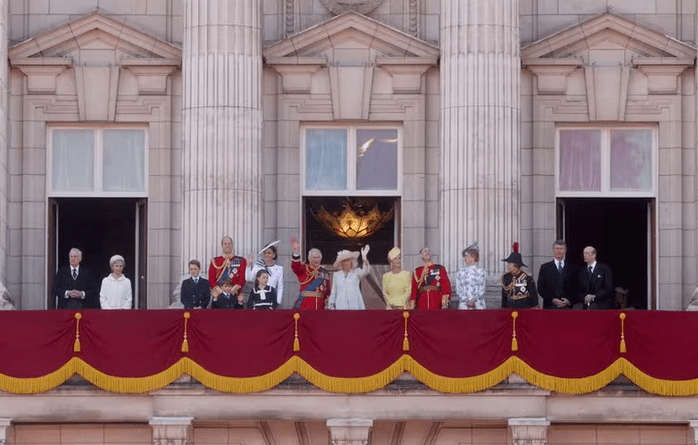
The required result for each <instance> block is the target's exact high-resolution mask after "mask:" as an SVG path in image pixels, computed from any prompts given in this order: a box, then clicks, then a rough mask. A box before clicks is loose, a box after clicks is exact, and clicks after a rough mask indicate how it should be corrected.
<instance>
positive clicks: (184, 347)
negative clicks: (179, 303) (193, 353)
mask: <svg viewBox="0 0 698 445" xmlns="http://www.w3.org/2000/svg"><path fill="white" fill-rule="evenodd" d="M189 317H191V314H190V313H189V312H185V313H184V341H183V342H182V352H189V340H187V327H188V325H189Z"/></svg>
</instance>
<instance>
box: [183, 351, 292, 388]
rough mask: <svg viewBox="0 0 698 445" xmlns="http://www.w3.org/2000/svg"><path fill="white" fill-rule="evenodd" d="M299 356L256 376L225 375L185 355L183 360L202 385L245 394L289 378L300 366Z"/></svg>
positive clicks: (185, 366) (189, 371) (275, 384)
mask: <svg viewBox="0 0 698 445" xmlns="http://www.w3.org/2000/svg"><path fill="white" fill-rule="evenodd" d="M299 360H300V359H299V358H298V356H293V357H291V358H290V359H289V360H287V361H286V363H284V364H283V365H281V366H280V367H278V368H277V369H275V370H273V371H272V372H270V373H268V374H264V375H260V376H256V377H242V378H237V377H225V376H220V375H217V374H214V373H212V372H209V371H207V370H205V369H204V368H203V367H202V366H201V365H199V364H198V363H196V362H194V361H193V360H191V359H189V358H187V357H185V358H183V359H182V360H180V361H181V362H182V364H183V365H184V369H185V371H186V373H187V374H189V375H190V376H192V377H194V378H195V379H196V380H198V381H199V382H201V384H202V385H204V386H206V387H208V388H212V389H215V390H217V391H221V392H227V393H236V394H244V393H250V392H259V391H266V390H267V389H271V388H273V387H275V386H277V385H278V384H279V383H281V382H283V381H284V380H286V379H287V378H289V377H290V376H291V375H292V374H293V373H294V372H295V371H296V370H297V368H298V361H299Z"/></svg>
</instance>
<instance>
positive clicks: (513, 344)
mask: <svg viewBox="0 0 698 445" xmlns="http://www.w3.org/2000/svg"><path fill="white" fill-rule="evenodd" d="M518 316H519V313H518V312H516V311H514V312H512V313H511V318H512V321H511V323H512V331H511V350H512V351H513V352H516V351H518V350H519V342H518V341H517V340H516V317H518Z"/></svg>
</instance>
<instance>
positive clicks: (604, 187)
mask: <svg viewBox="0 0 698 445" xmlns="http://www.w3.org/2000/svg"><path fill="white" fill-rule="evenodd" d="M565 130H598V131H600V132H601V140H600V144H601V153H600V156H601V190H598V191H597V190H580V191H571V190H560V133H561V132H562V131H565ZM617 130H649V131H650V132H651V133H652V138H651V139H652V146H651V159H652V165H651V169H652V171H651V176H652V189H651V190H636V191H634V190H611V132H612V131H617ZM658 132H659V131H658V127H657V125H652V124H648V125H560V126H558V127H556V128H555V193H556V196H557V197H559V198H580V197H583V198H589V197H609V198H654V197H656V196H657V187H658V184H659V156H658V152H659V150H658V145H659V144H658Z"/></svg>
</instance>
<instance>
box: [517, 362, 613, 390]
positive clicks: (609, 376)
mask: <svg viewBox="0 0 698 445" xmlns="http://www.w3.org/2000/svg"><path fill="white" fill-rule="evenodd" d="M510 360H513V365H514V366H513V370H512V372H515V373H516V374H518V375H520V376H521V377H523V378H524V379H525V380H526V381H527V382H528V383H530V384H531V385H534V386H538V387H540V388H543V389H548V390H550V391H557V392H560V393H565V394H586V393H590V392H593V391H596V390H598V389H601V388H603V387H604V386H606V385H608V384H609V383H611V382H612V381H613V380H614V379H616V378H617V377H618V376H619V375H620V374H621V371H622V369H623V365H622V363H621V362H620V360H624V359H618V360H616V361H615V362H613V363H612V364H611V365H610V366H609V367H608V368H606V369H604V370H603V371H601V372H599V373H598V374H594V375H592V376H589V377H582V378H563V377H555V376H552V375H548V374H543V373H542V372H538V371H536V370H535V369H533V368H532V367H531V366H529V365H528V364H527V363H526V362H524V361H523V360H521V359H520V358H518V357H511V358H510Z"/></svg>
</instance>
